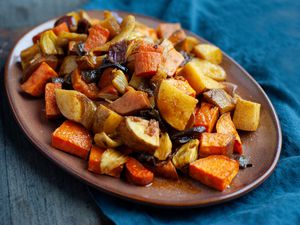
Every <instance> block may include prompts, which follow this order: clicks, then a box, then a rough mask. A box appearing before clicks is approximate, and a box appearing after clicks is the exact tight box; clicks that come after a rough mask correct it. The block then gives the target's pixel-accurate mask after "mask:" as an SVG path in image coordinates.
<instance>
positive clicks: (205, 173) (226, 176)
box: [189, 155, 239, 191]
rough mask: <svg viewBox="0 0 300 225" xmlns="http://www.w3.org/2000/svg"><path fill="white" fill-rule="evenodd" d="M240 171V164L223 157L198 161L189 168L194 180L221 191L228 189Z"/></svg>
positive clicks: (215, 156)
mask: <svg viewBox="0 0 300 225" xmlns="http://www.w3.org/2000/svg"><path fill="white" fill-rule="evenodd" d="M238 171H239V164H238V162H237V161H235V160H233V159H230V158H228V157H226V156H223V155H212V156H208V157H206V158H203V159H198V160H197V161H195V162H193V163H191V164H190V167H189V174H190V176H191V177H192V178H194V179H195V180H198V181H200V182H201V183H203V184H205V185H207V186H209V187H212V188H214V189H216V190H219V191H224V190H225V189H226V188H227V187H228V185H229V184H230V183H231V181H232V180H233V178H234V177H235V176H236V175H237V173H238Z"/></svg>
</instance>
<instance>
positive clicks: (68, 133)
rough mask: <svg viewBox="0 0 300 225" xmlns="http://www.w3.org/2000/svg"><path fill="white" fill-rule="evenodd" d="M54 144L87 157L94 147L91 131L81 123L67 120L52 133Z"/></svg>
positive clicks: (73, 153)
mask: <svg viewBox="0 0 300 225" xmlns="http://www.w3.org/2000/svg"><path fill="white" fill-rule="evenodd" d="M51 144H52V146H53V147H55V148H58V149H60V150H63V151H65V152H68V153H70V154H72V155H76V156H78V157H80V158H82V159H86V158H87V156H88V154H89V151H90V149H91V147H92V138H91V136H90V134H89V131H88V130H87V129H86V128H84V127H83V126H81V125H80V124H78V123H76V122H73V121H70V120H66V121H65V122H64V123H63V124H62V125H61V126H60V127H59V128H57V129H56V130H55V131H54V132H53V134H52V143H51Z"/></svg>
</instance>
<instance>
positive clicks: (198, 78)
mask: <svg viewBox="0 0 300 225" xmlns="http://www.w3.org/2000/svg"><path fill="white" fill-rule="evenodd" d="M199 61H200V60H198V59H194V60H192V61H191V62H189V63H187V64H186V65H185V66H184V67H183V76H184V77H185V79H187V81H188V82H189V84H190V85H191V86H192V88H193V89H194V90H195V91H196V94H197V95H198V94H200V93H202V92H203V91H205V90H210V89H222V88H224V85H223V84H221V83H219V82H217V81H216V80H214V79H212V78H211V77H210V76H209V75H208V74H211V73H209V72H207V71H210V70H209V69H207V68H206V67H205V66H204V67H202V66H201V64H207V63H201V62H200V63H199ZM199 64H200V65H199ZM211 65H213V64H211ZM213 66H215V65H213ZM216 74H219V75H218V76H219V79H218V80H224V79H225V77H226V76H225V77H224V75H223V74H222V73H219V72H218V73H216ZM211 76H212V75H211ZM216 77H217V76H215V78H216Z"/></svg>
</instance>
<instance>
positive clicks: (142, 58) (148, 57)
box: [134, 52, 161, 77]
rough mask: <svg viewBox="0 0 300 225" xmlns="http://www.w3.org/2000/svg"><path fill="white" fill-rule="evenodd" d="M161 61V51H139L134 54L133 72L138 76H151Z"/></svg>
mask: <svg viewBox="0 0 300 225" xmlns="http://www.w3.org/2000/svg"><path fill="white" fill-rule="evenodd" d="M160 63H161V53H158V52H139V53H136V54H135V64H134V72H135V75H136V76H138V77H152V76H153V75H155V73H156V72H157V68H158V66H159V64H160Z"/></svg>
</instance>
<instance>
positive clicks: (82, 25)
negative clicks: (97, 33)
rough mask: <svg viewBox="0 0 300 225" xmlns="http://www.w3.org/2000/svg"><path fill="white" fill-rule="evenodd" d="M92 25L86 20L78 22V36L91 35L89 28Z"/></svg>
mask: <svg viewBox="0 0 300 225" xmlns="http://www.w3.org/2000/svg"><path fill="white" fill-rule="evenodd" d="M90 27H91V24H90V23H89V21H87V20H86V19H81V20H79V21H78V24H77V30H76V33H78V34H89V28H90Z"/></svg>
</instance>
